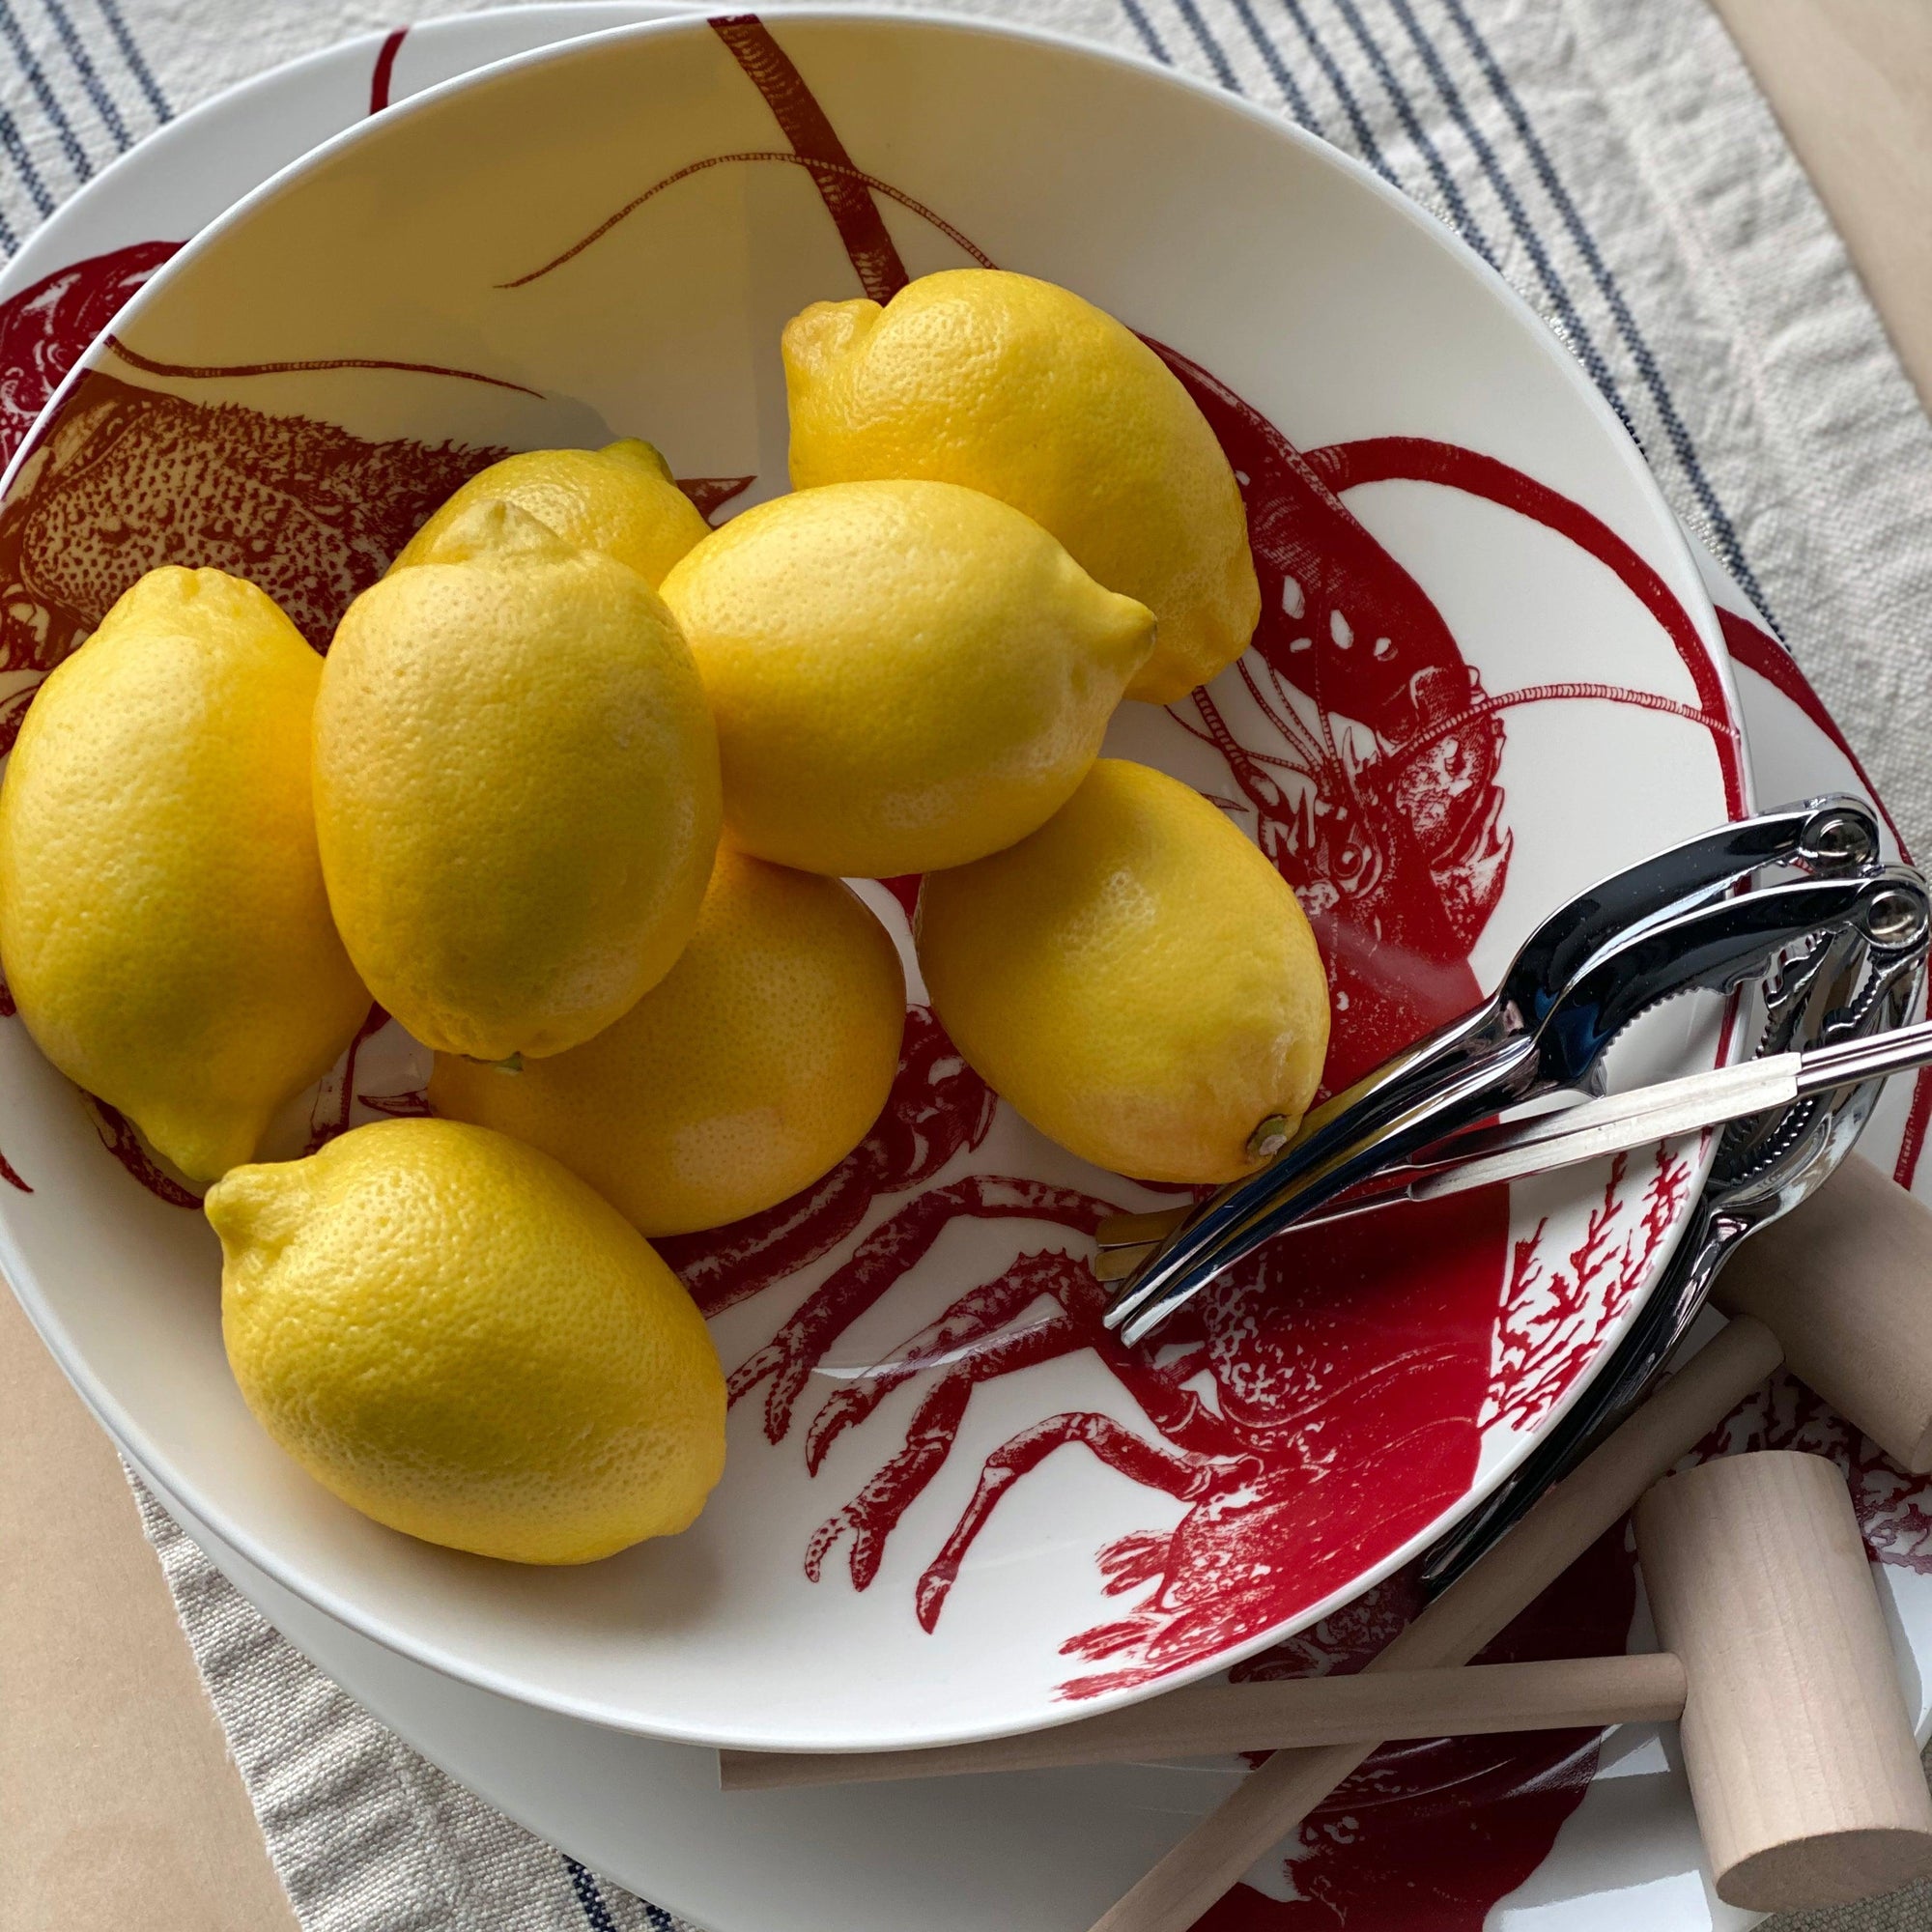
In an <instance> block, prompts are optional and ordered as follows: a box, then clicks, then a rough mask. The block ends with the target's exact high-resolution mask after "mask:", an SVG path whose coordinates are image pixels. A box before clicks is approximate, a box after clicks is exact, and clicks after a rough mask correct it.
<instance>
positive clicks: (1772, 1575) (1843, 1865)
mask: <svg viewBox="0 0 1932 1932" xmlns="http://www.w3.org/2000/svg"><path fill="white" fill-rule="evenodd" d="M1636 1547H1637V1555H1638V1557H1639V1559H1640V1560H1641V1562H1642V1564H1643V1582H1644V1589H1645V1592H1646V1593H1647V1594H1648V1596H1649V1598H1650V1607H1651V1613H1652V1615H1653V1616H1654V1617H1655V1618H1656V1620H1657V1628H1658V1631H1659V1634H1661V1635H1662V1638H1663V1640H1664V1641H1665V1642H1666V1643H1668V1644H1669V1645H1670V1646H1671V1647H1672V1649H1673V1650H1675V1651H1677V1653H1678V1654H1679V1655H1680V1656H1681V1657H1682V1658H1683V1660H1684V1666H1685V1671H1686V1674H1687V1676H1688V1678H1689V1680H1690V1694H1689V1696H1688V1698H1687V1699H1686V1702H1685V1706H1684V1718H1683V1722H1682V1726H1681V1728H1680V1731H1679V1736H1680V1737H1681V1739H1682V1740H1683V1747H1684V1766H1685V1770H1686V1771H1687V1772H1688V1773H1689V1775H1690V1796H1691V1798H1692V1800H1693V1801H1694V1803H1695V1804H1696V1806H1697V1823H1698V1825H1699V1827H1700V1828H1701V1829H1702V1831H1703V1834H1704V1846H1705V1850H1706V1851H1707V1852H1708V1853H1709V1854H1710V1859H1711V1870H1712V1874H1713V1877H1714V1878H1715V1880H1716V1883H1717V1888H1718V1896H1719V1898H1721V1899H1722V1900H1723V1901H1724V1902H1725V1903H1726V1904H1727V1905H1742V1906H1746V1907H1748V1908H1749V1909H1751V1910H1752V1911H1756V1912H1804V1911H1808V1910H1810V1909H1812V1908H1813V1907H1816V1906H1821V1905H1842V1904H1845V1903H1847V1902H1848V1901H1850V1900H1852V1899H1855V1898H1869V1897H1870V1896H1872V1895H1873V1894H1874V1893H1875V1892H1881V1891H1890V1890H1892V1889H1894V1888H1895V1887H1897V1886H1901V1885H1904V1884H1905V1883H1906V1882H1907V1881H1908V1880H1910V1879H1914V1878H1918V1877H1920V1876H1922V1875H1923V1874H1925V1873H1927V1872H1932V1797H1928V1796H1927V1794H1926V1789H1925V1774H1924V1772H1923V1771H1922V1770H1921V1769H1920V1768H1919V1763H1918V1747H1917V1746H1916V1745H1915V1744H1914V1743H1913V1738H1912V1726H1911V1723H1910V1721H1909V1719H1908V1718H1907V1716H1906V1711H1905V1703H1904V1699H1903V1698H1902V1696H1901V1695H1900V1693H1899V1688H1898V1676H1897V1671H1896V1669H1895V1667H1894V1665H1893V1663H1892V1658H1891V1646H1890V1644H1889V1641H1888V1640H1887V1637H1886V1632H1885V1618H1884V1616H1883V1614H1882V1612H1881V1611H1880V1609H1879V1605H1878V1593H1877V1591H1876V1590H1874V1589H1873V1587H1872V1580H1871V1571H1870V1569H1869V1568H1868V1567H1867V1565H1866V1562H1865V1552H1864V1544H1863V1542H1862V1540H1861V1537H1860V1535H1859V1525H1858V1521H1857V1520H1856V1519H1855V1518H1854V1516H1853V1514H1852V1499H1851V1497H1850V1495H1849V1494H1848V1493H1847V1492H1846V1489H1845V1482H1844V1478H1843V1477H1842V1476H1840V1475H1839V1473H1838V1471H1837V1470H1836V1469H1835V1468H1834V1467H1833V1465H1832V1464H1831V1463H1828V1462H1826V1461H1825V1460H1824V1458H1823V1457H1821V1456H1801V1455H1795V1454H1791V1453H1788V1452H1784V1451H1773V1450H1767V1451H1764V1452H1762V1453H1760V1454H1757V1455H1751V1456H1729V1457H1725V1458H1724V1459H1722V1460H1721V1461H1719V1462H1716V1463H1705V1464H1704V1465H1703V1466H1702V1467H1701V1468H1696V1469H1690V1470H1688V1471H1687V1472H1686V1473H1685V1474H1683V1475H1681V1476H1672V1477H1670V1478H1668V1479H1667V1480H1666V1481H1664V1482H1662V1483H1660V1484H1659V1485H1658V1486H1657V1487H1656V1489H1654V1490H1652V1491H1651V1492H1650V1493H1649V1494H1648V1495H1647V1496H1645V1497H1644V1499H1643V1501H1642V1502H1641V1503H1640V1504H1638V1506H1637V1512H1636Z"/></svg>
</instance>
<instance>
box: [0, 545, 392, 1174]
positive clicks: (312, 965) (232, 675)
mask: <svg viewBox="0 0 1932 1932" xmlns="http://www.w3.org/2000/svg"><path fill="white" fill-rule="evenodd" d="M321 677H322V661H321V660H320V659H319V658H318V657H317V656H316V654H315V653H314V652H313V651H312V650H310V649H309V647H308V645H307V644H306V643H304V642H303V641H302V639H301V635H300V633H299V632H298V631H297V629H296V628H295V626H294V625H293V624H292V623H290V622H289V620H288V618H287V617H285V616H284V615H283V614H282V612H281V611H279V610H277V609H276V607H275V606H274V604H273V603H272V602H271V601H270V599H269V598H268V597H267V596H265V595H264V594H263V593H262V592H261V591H260V590H258V589H256V588H255V586H254V585H253V584H252V583H245V582H242V581H241V579H239V578H234V577H228V576H225V575H224V574H223V573H222V572H220V571H218V570H178V569H173V568H169V569H166V570H154V571H150V572H149V573H148V575H147V576H146V577H144V578H142V579H141V581H140V582H138V583H137V584H135V585H134V587H133V588H132V589H131V590H129V591H128V594H127V595H126V596H125V597H123V598H122V599H121V600H120V602H119V603H117V604H116V605H115V606H114V608H113V609H112V610H111V611H108V613H107V615H106V616H105V617H103V618H102V619H101V621H100V628H99V630H97V631H96V632H95V633H94V635H93V636H92V637H91V638H89V639H88V640H87V641H86V642H85V643H84V644H82V645H81V647H80V648H79V649H78V650H77V651H75V652H74V654H73V655H72V656H71V658H69V659H68V660H67V661H66V662H65V663H64V664H62V665H61V666H59V667H58V668H56V669H55V670H54V672H53V673H52V675H51V676H50V677H48V679H47V681H46V682H45V684H43V686H42V687H41V690H40V692H39V694H38V695H37V696H36V697H35V699H34V704H33V708H32V710H30V711H29V712H28V714H27V720H26V724H25V725H23V726H22V728H21V731H20V738H19V743H18V744H17V745H16V746H15V748H14V756H13V760H12V762H11V763H10V764H9V765H8V768H7V777H6V783H5V785H4V787H0V958H4V960H5V962H6V972H7V980H8V983H9V984H10V985H11V986H12V988H13V990H14V999H15V1000H16V1001H17V1002H18V1004H19V1009H20V1016H21V1018H22V1019H24V1020H25V1021H26V1023H27V1030H28V1032H29V1033H31V1034H32V1035H33V1037H34V1039H35V1040H36V1042H37V1043H38V1044H39V1046H40V1048H41V1050H42V1051H43V1053H44V1054H45V1055H46V1056H47V1058H48V1059H49V1060H51V1061H52V1062H53V1064H54V1065H56V1066H58V1067H59V1068H60V1070H61V1071H62V1072H63V1073H65V1074H66V1075H67V1076H68V1078H69V1079H71V1080H73V1081H75V1082H77V1083H78V1084H79V1085H80V1086H82V1087H84V1088H85V1089H86V1090H87V1091H88V1092H89V1093H91V1094H99V1096H100V1098H102V1099H103V1100H106V1101H108V1102H110V1103H111V1104H112V1105H114V1106H116V1107H118V1108H120V1109H121V1111H122V1112H123V1113H125V1114H127V1115H128V1117H129V1118H130V1119H131V1120H132V1121H133V1122H134V1123H135V1125H136V1126H138V1127H139V1128H140V1129H141V1131H142V1132H143V1133H144V1134H146V1135H147V1137H148V1138H149V1140H150V1141H152V1142H153V1143H154V1145H155V1146H156V1148H157V1149H158V1150H159V1151H161V1153H163V1154H164V1155H166V1157H167V1158H168V1159H169V1160H171V1161H173V1162H174V1163H175V1165H176V1166H177V1167H179V1168H180V1169H182V1171H183V1172H184V1173H185V1174H187V1175H189V1176H190V1177H191V1178H193V1179H197V1180H213V1179H214V1178H215V1177H216V1176H217V1175H220V1174H222V1173H224V1172H226V1170H227V1169H229V1168H231V1167H233V1166H235V1164H236V1163H237V1162H238V1161H244V1160H248V1159H250V1158H252V1157H253V1155H254V1152H255V1146H256V1143H257V1142H258V1141H259V1140H260V1138H261V1136H262V1131H263V1129H264V1128H265V1127H266V1126H267V1125H268V1123H269V1120H270V1116H271V1115H272V1114H273V1113H274V1112H275V1110H276V1108H277V1107H279V1106H280V1105H281V1103H282V1102H283V1101H284V1100H286V1099H288V1098H289V1097H290V1096H291V1095H292V1094H297V1093H299V1092H300V1090H301V1089H302V1088H304V1087H306V1086H307V1085H308V1084H309V1083H310V1082H311V1081H312V1080H316V1079H319V1078H320V1077H321V1076H322V1075H323V1074H324V1073H325V1072H327V1069H328V1066H329V1065H330V1063H331V1062H332V1061H333V1060H334V1059H335V1057H336V1055H337V1054H339V1053H340V1052H341V1051H342V1049H343V1048H344V1047H345V1046H347V1045H348V1044H349V1041H350V1038H351V1037H352V1036H353V1035H354V1034H355V1029H356V1027H357V1025H358V1024H359V1023H360V1022H361V1019H362V1016H363V1015H364V1014H365V1013H366V1012H367V1011H368V1010H369V995H368V993H367V992H366V991H365V990H364V988H363V986H362V984H361V982H360V981H359V980H357V979H356V977H355V969H354V968H353V967H352V966H351V965H350V963H349V955H348V954H347V953H346V952H344V951H343V949H342V942H341V941H340V940H339V939H338V938H337V937H336V935H335V927H334V926H333V924H331V923H330V921H329V916H328V901H327V897H326V896H325V895H324V892H323V881H322V867H321V866H320V864H319V863H318V861H317V857H316V839H315V816H314V810H313V807H312V805H311V801H310V795H309V765H308V740H309V721H310V716H311V714H312V712H313V710H314V708H315V696H316V687H317V685H318V683H319V682H320V680H321Z"/></svg>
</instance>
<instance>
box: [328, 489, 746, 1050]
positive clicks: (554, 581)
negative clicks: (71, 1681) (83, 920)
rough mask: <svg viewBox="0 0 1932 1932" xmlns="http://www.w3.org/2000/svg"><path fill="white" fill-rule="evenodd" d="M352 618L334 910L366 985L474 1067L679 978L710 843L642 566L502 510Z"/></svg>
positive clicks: (332, 727) (338, 738)
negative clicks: (674, 971)
mask: <svg viewBox="0 0 1932 1932" xmlns="http://www.w3.org/2000/svg"><path fill="white" fill-rule="evenodd" d="M438 555H439V557H440V561H438V562H435V563H424V564H418V565H416V566H414V567H413V568H412V569H409V570H401V571H397V572H396V573H395V574H394V575H392V576H389V577H385V578H384V580H383V581H382V582H380V583H377V584H373V585H372V586H371V587H370V588H369V589H367V590H365V591H364V592H363V593H362V595H361V596H360V597H358V598H357V599H356V600H355V603H354V604H352V605H351V606H350V607H349V610H348V612H347V613H346V614H345V615H344V617H343V619H342V623H341V625H340V627H339V628H338V629H337V631H336V634H335V641H334V643H333V644H332V645H331V646H330V648H329V654H328V659H327V664H326V665H325V667H324V669H323V676H322V694H321V696H320V697H319V698H318V699H317V702H316V709H315V809H316V826H317V830H318V832H319V834H320V836H321V846H322V867H323V872H324V875H325V877H326V878H327V881H328V899H329V904H330V905H331V906H332V907H333V908H334V910H335V921H336V923H337V925H338V926H340V928H341V930H342V936H343V939H344V940H345V941H346V942H347V943H348V947H349V954H350V957H351V958H352V959H354V960H355V964H356V966H357V968H358V969H359V970H360V972H361V974H362V977H363V979H364V980H366V981H367V982H368V985H369V989H370V991H371V992H373V993H374V994H375V995H376V997H377V999H379V1000H380V1001H382V1003H383V1004H384V1006H385V1007H387V1008H388V1009H389V1010H390V1012H392V1013H394V1014H395V1016H396V1017H397V1018H398V1019H399V1020H401V1021H402V1023H403V1024H404V1025H405V1026H406V1027H408V1028H409V1030H410V1031H411V1032H412V1034H414V1035H415V1036H416V1037H417V1038H418V1039H420V1040H422V1041H424V1042H425V1043H426V1044H427V1045H430V1046H433V1047H435V1048H437V1049H438V1050H439V1051H440V1052H445V1053H468V1054H472V1055H474V1056H475V1057H476V1058H478V1059H480V1060H489V1061H499V1060H507V1059H509V1058H510V1057H511V1056H512V1055H515V1054H543V1053H560V1052H561V1051H562V1050H563V1049H564V1048H565V1047H568V1046H575V1045H576V1044H577V1043H578V1042H579V1041H580V1040H583V1039H588V1038H589V1037H590V1036H591V1035H592V1034H594V1033H596V1032H598V1031H599V1030H600V1029H601V1028H603V1027H606V1026H609V1025H610V1023H611V1021H612V1020H614V1019H615V1018H616V1017H617V1015H618V1014H619V1013H621V1012H623V1011H624V1010H625V1009H627V1008H628V1007H630V1006H631V1004H632V1003H633V1002H634V1001H635V1000H636V999H637V998H638V996H639V994H640V993H642V992H643V991H644V990H645V988H646V987H649V986H653V985H655V984H656V983H657V982H658V980H661V979H663V978H664V976H665V974H666V973H668V971H669V970H670V965H671V962H672V961H673V960H674V959H675V958H676V957H677V955H678V953H679V952H682V951H683V949H684V943H685V941H686V940H687V939H689V938H690V937H691V931H692V928H693V926H694V925H695V924H696V922H697V907H698V902H699V901H700V900H701V899H702V898H703V896H704V884H705V880H706V879H707V878H708V877H709V876H710V873H711V859H712V854H713V852H714V850H715V849H716V846H717V842H718V812H719V803H718V743H717V737H716V734H715V733H714V732H713V730H712V727H711V719H710V715H709V713H708V712H707V711H706V710H705V705H704V693H703V690H702V688H701V687H700V686H699V684H698V681H697V672H696V668H694V667H693V665H692V661H691V653H690V652H689V651H688V650H687V649H686V648H685V644H684V639H682V638H681V637H680V636H679V635H678V629H677V625H676V623H675V622H674V621H673V620H672V618H671V616H670V613H669V612H668V611H667V610H666V609H665V607H664V604H663V602H662V601H661V600H660V598H659V597H658V594H657V592H656V591H654V590H653V589H652V588H651V587H650V586H649V585H648V584H647V583H645V582H644V581H643V580H642V579H641V578H640V577H639V575H638V574H637V572H636V571H633V570H629V569H626V568H625V567H624V566H623V565H622V564H619V563H615V562H613V561H612V560H611V558H610V557H608V556H603V555H600V554H597V553H596V552H593V551H586V550H579V549H577V548H575V547H574V546H572V545H570V544H567V543H565V542H564V541H563V539H562V538H560V537H558V536H556V535H555V534H554V532H552V531H551V530H549V529H547V528H546V527H545V526H543V525H542V524H540V523H538V522H537V521H536V520H535V519H534V518H532V517H530V516H527V515H526V514H525V513H524V512H523V511H521V510H518V509H517V508H516V507H515V506H514V505H512V504H508V503H479V504H475V505H472V506H471V507H470V509H469V511H467V512H466V513H465V515H464V516H463V517H462V518H461V519H459V520H458V521H457V522H455V523H453V524H452V525H451V526H449V528H448V529H446V530H445V531H444V532H443V533H442V535H441V537H440V540H439V544H438Z"/></svg>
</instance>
